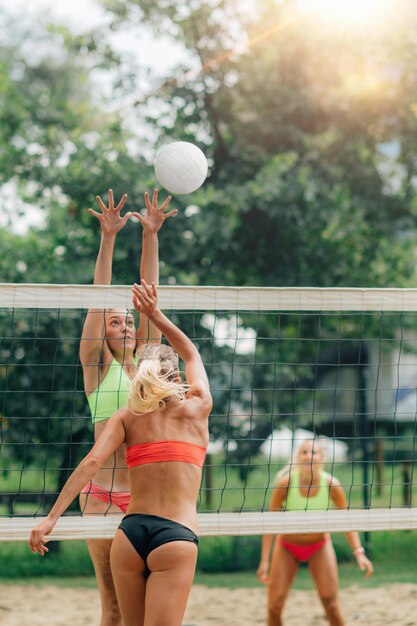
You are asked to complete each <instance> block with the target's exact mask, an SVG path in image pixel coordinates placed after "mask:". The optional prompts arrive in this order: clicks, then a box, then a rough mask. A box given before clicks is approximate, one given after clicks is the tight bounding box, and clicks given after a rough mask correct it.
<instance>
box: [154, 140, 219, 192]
mask: <svg viewBox="0 0 417 626" xmlns="http://www.w3.org/2000/svg"><path fill="white" fill-rule="evenodd" d="M207 170H208V164H207V159H206V157H205V156H204V153H203V152H202V151H201V150H200V148H198V147H197V146H195V145H194V144H193V143H189V142H188V141H174V142H173V143H170V144H167V145H166V146H163V147H162V148H161V149H160V150H159V152H158V154H157V155H156V159H155V176H156V178H157V180H158V182H159V183H160V185H162V187H164V188H165V189H166V190H167V191H169V192H170V193H176V194H185V193H192V192H193V191H195V190H196V189H198V188H199V187H201V185H202V184H203V183H204V181H205V180H206V177H207Z"/></svg>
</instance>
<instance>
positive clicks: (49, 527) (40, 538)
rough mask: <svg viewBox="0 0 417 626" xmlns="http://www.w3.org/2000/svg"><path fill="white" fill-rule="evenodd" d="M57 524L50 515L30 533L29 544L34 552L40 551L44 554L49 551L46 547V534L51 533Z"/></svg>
mask: <svg viewBox="0 0 417 626" xmlns="http://www.w3.org/2000/svg"><path fill="white" fill-rule="evenodd" d="M54 526H55V522H52V521H51V520H50V519H49V518H48V517H45V519H43V520H42V521H41V522H40V523H39V524H38V525H37V526H35V528H33V530H32V531H31V533H30V537H29V546H30V549H31V550H32V552H33V553H34V554H36V553H37V552H39V554H41V555H42V556H44V554H45V552H49V550H48V548H47V547H46V545H45V543H46V541H47V540H46V536H47V535H49V534H50V533H51V532H52V531H53V529H54Z"/></svg>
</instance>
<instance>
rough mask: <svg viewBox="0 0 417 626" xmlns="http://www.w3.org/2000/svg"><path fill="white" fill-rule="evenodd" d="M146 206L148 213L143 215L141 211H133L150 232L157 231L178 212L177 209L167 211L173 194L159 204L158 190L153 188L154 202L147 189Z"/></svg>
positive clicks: (145, 195)
mask: <svg viewBox="0 0 417 626" xmlns="http://www.w3.org/2000/svg"><path fill="white" fill-rule="evenodd" d="M144 197H145V206H146V213H145V215H142V214H141V213H132V215H134V216H135V217H137V219H138V220H139V221H140V223H141V224H142V226H143V228H144V230H146V231H148V232H150V233H157V232H158V230H159V229H160V228H161V226H162V224H163V223H164V222H165V220H166V219H167V218H168V217H172V216H174V215H176V214H177V213H178V211H177V210H176V209H173V210H172V211H169V212H168V213H165V211H166V210H167V208H168V206H169V203H170V202H171V196H168V197H167V198H166V200H165V201H164V202H163V203H162V204H161V206H160V207H159V206H158V190H157V189H154V190H153V196H152V202H151V200H150V198H149V194H148V192H147V191H145V194H144Z"/></svg>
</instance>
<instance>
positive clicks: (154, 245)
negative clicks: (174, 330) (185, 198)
mask: <svg viewBox="0 0 417 626" xmlns="http://www.w3.org/2000/svg"><path fill="white" fill-rule="evenodd" d="M170 202H171V196H168V197H167V198H166V200H165V201H164V202H163V203H162V205H161V206H160V207H159V206H158V190H157V189H154V191H153V196H152V201H151V200H150V198H149V194H148V192H145V206H146V213H145V215H141V214H140V213H133V215H134V216H135V217H137V218H138V220H139V221H140V223H141V224H142V227H143V235H142V255H141V260H140V278H141V280H142V279H143V280H145V281H146V283H147V284H148V285H150V284H152V283H155V285H158V283H159V250H158V231H159V229H160V228H161V226H162V224H163V223H164V221H165V220H166V219H167V218H168V217H172V216H173V215H176V214H177V211H176V210H172V211H169V212H168V213H166V210H167V209H168V206H169V203H170ZM136 336H137V346H136V347H137V349H138V348H140V346H141V344H143V343H145V342H149V341H155V342H159V341H161V331H160V330H159V328H157V327H156V326H155V325H154V324H152V323H150V322H149V320H148V318H147V317H146V316H145V315H144V314H143V312H142V314H141V317H140V325H139V328H138V332H137V335H136Z"/></svg>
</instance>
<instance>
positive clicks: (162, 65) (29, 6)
mask: <svg viewBox="0 0 417 626" xmlns="http://www.w3.org/2000/svg"><path fill="white" fill-rule="evenodd" d="M1 8H5V9H6V10H7V11H8V12H10V13H11V14H12V15H17V16H19V15H21V16H22V17H23V16H24V17H25V18H26V19H27V17H28V16H29V17H31V16H33V18H34V19H36V17H37V16H38V15H39V14H42V16H44V17H47V18H48V20H50V21H51V22H57V23H65V24H68V25H69V26H71V28H72V29H73V30H81V31H82V30H85V29H87V28H89V27H94V26H100V25H102V26H103V28H106V25H107V24H108V17H106V14H105V12H104V11H103V9H102V7H101V6H100V5H99V4H98V2H96V1H95V0H0V9H1ZM108 34H109V33H107V35H108ZM111 41H112V42H113V44H114V45H115V47H116V48H117V49H118V50H119V51H126V52H131V53H132V52H133V53H134V54H135V55H136V56H137V57H138V58H139V60H140V62H141V64H143V65H146V66H149V67H151V68H152V70H153V71H154V72H155V75H162V74H165V73H168V72H169V69H170V68H171V67H173V66H174V65H175V64H177V63H178V62H180V61H181V60H183V59H184V51H183V49H182V47H181V46H180V45H175V43H174V42H173V41H172V40H171V39H168V38H163V37H158V39H155V37H153V36H152V34H151V33H150V32H149V30H146V29H145V28H142V29H138V30H137V31H136V32H135V33H133V32H128V31H125V32H124V33H123V34H117V33H116V34H114V35H112V37H111Z"/></svg>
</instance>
